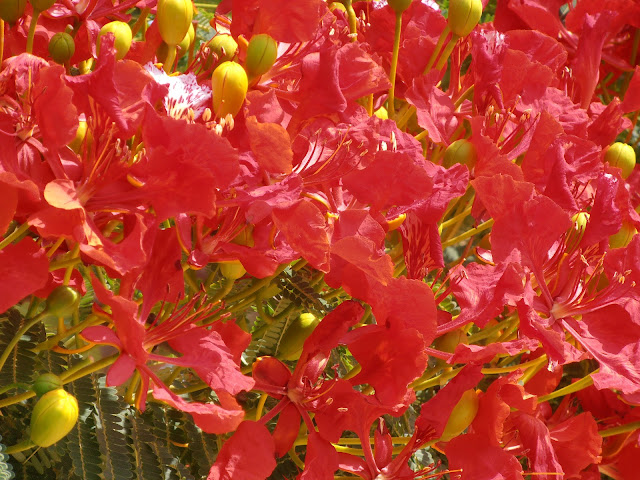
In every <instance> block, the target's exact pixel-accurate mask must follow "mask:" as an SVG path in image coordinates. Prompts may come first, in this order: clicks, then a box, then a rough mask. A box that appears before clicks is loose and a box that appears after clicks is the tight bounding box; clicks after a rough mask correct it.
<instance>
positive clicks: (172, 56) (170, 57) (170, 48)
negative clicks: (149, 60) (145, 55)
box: [162, 45, 176, 74]
mask: <svg viewBox="0 0 640 480" xmlns="http://www.w3.org/2000/svg"><path fill="white" fill-rule="evenodd" d="M175 61H176V45H167V59H166V61H165V62H164V65H163V66H162V68H163V69H164V71H165V72H166V73H167V74H169V73H171V70H173V64H174V63H175Z"/></svg>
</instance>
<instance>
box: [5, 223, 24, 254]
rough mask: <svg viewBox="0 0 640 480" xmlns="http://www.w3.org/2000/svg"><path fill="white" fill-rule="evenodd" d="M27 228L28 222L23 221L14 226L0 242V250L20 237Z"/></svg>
mask: <svg viewBox="0 0 640 480" xmlns="http://www.w3.org/2000/svg"><path fill="white" fill-rule="evenodd" d="M27 230H29V224H28V223H26V222H25V223H23V224H22V225H20V226H19V227H18V228H16V229H15V230H14V231H13V232H11V233H10V234H9V235H7V237H6V238H5V239H4V240H2V241H1V242H0V250H2V249H3V248H4V247H6V246H7V245H9V244H11V243H12V242H13V241H14V240H15V239H17V238H18V237H20V236H21V235H22V234H23V233H25V232H26V231H27Z"/></svg>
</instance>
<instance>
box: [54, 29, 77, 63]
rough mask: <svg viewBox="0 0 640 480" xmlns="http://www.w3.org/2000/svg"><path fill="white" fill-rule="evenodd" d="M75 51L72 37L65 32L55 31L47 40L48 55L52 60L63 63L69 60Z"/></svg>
mask: <svg viewBox="0 0 640 480" xmlns="http://www.w3.org/2000/svg"><path fill="white" fill-rule="evenodd" d="M75 51H76V44H75V42H74V41H73V37H72V36H71V35H69V34H68V33H65V32H59V33H56V34H55V35H54V36H53V37H51V41H50V42H49V55H51V58H52V59H53V61H54V62H56V63H59V64H63V63H66V62H68V61H69V60H71V57H73V53H74V52H75Z"/></svg>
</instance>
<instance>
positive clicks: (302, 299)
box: [278, 272, 325, 312]
mask: <svg viewBox="0 0 640 480" xmlns="http://www.w3.org/2000/svg"><path fill="white" fill-rule="evenodd" d="M278 279H279V280H280V287H281V288H282V296H283V297H285V298H287V299H288V300H291V301H292V302H294V303H295V304H296V305H298V306H300V307H302V308H304V309H305V310H308V311H316V312H324V311H325V306H324V304H323V303H322V301H321V300H320V295H319V294H318V292H316V291H315V290H314V289H313V287H312V286H311V284H310V283H309V282H308V280H307V279H306V278H304V277H303V276H302V275H301V274H300V273H298V272H293V273H292V274H291V275H289V274H287V273H286V272H283V273H282V274H280V276H279V277H278Z"/></svg>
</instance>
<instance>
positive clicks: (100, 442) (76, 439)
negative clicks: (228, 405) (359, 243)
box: [0, 310, 286, 480]
mask: <svg viewBox="0 0 640 480" xmlns="http://www.w3.org/2000/svg"><path fill="white" fill-rule="evenodd" d="M284 321H285V323H286V318H285V319H284ZM24 322H25V319H24V317H23V316H22V315H21V314H20V312H19V311H17V310H10V311H9V312H7V313H6V314H4V315H3V316H2V317H0V351H2V350H3V348H4V347H6V346H7V344H8V343H9V342H10V341H11V340H12V339H13V338H14V336H15V332H17V331H18V330H19V329H20V327H21V326H22V325H24ZM44 340H45V333H44V327H43V325H42V324H38V325H36V326H34V327H33V328H32V329H30V330H29V331H28V332H27V333H26V334H25V335H23V337H22V338H21V340H20V341H19V342H18V343H17V345H16V347H15V348H14V349H13V350H12V352H11V355H10V357H9V359H8V361H7V363H6V364H5V368H3V370H2V372H0V392H1V394H0V400H2V399H5V398H6V397H10V396H13V395H19V394H21V393H23V392H29V390H30V386H31V383H32V382H33V380H34V378H36V377H37V376H38V375H40V374H42V373H45V372H51V373H55V374H56V375H62V376H64V373H65V372H66V371H67V370H68V369H70V368H74V367H76V366H78V365H80V362H82V361H84V360H85V357H83V356H80V355H71V356H70V355H62V354H59V353H56V352H53V351H50V350H43V351H42V352H40V353H38V354H36V353H34V352H32V351H31V349H33V348H34V347H35V346H36V344H37V343H39V342H42V341H44ZM194 381H196V379H195V378H193V375H192V374H190V373H189V372H188V371H185V375H184V377H178V379H177V380H176V382H175V383H176V384H180V386H181V387H189V386H190V385H191V384H192V383H194ZM64 388H65V390H67V392H69V393H70V394H72V395H74V396H75V397H76V399H77V400H78V406H79V411H80V413H79V419H78V422H77V423H76V425H75V426H74V428H73V429H72V431H71V432H70V433H69V434H68V435H67V436H66V437H65V438H64V439H62V440H60V441H59V442H57V443H56V444H54V445H52V446H51V447H49V448H40V449H37V450H35V449H31V450H25V451H22V452H17V453H13V454H11V455H7V454H5V453H3V452H4V450H5V449H6V446H8V445H16V444H18V443H21V442H22V441H24V440H26V439H28V436H29V423H30V417H31V410H32V408H33V406H34V405H35V401H36V399H35V398H29V399H27V400H25V401H22V402H17V403H14V404H11V405H7V406H5V407H3V408H2V421H1V422H0V435H2V437H0V440H1V442H2V443H0V480H10V479H12V478H16V479H17V480H22V479H34V478H38V479H44V480H46V479H52V480H53V479H59V478H68V479H69V480H130V479H135V480H158V479H164V480H195V479H200V478H203V477H206V475H207V474H208V472H209V469H210V468H211V465H212V464H213V462H214V461H215V457H216V455H217V452H218V449H219V446H218V441H217V438H216V436H215V435H209V434H206V433H203V432H202V431H201V430H200V428H198V427H197V426H196V425H195V424H194V422H193V419H192V417H191V416H189V415H187V414H184V413H183V412H180V411H176V410H174V409H171V408H169V407H166V406H165V405H163V404H160V403H152V401H150V402H148V405H147V409H146V411H145V413H144V414H139V413H138V412H136V411H135V410H134V409H133V408H132V407H131V406H130V405H128V404H127V403H126V402H125V401H124V400H123V397H124V390H123V389H116V388H113V387H108V386H106V385H105V376H104V373H93V374H91V375H86V376H84V377H80V378H78V379H77V380H75V381H73V382H71V383H68V384H66V385H65V386H64ZM207 392H208V391H205V392H200V393H199V394H198V393H194V394H191V396H190V398H189V400H194V397H197V398H198V400H200V401H207V400H208V395H207ZM202 396H204V397H205V398H201V397H202Z"/></svg>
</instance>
